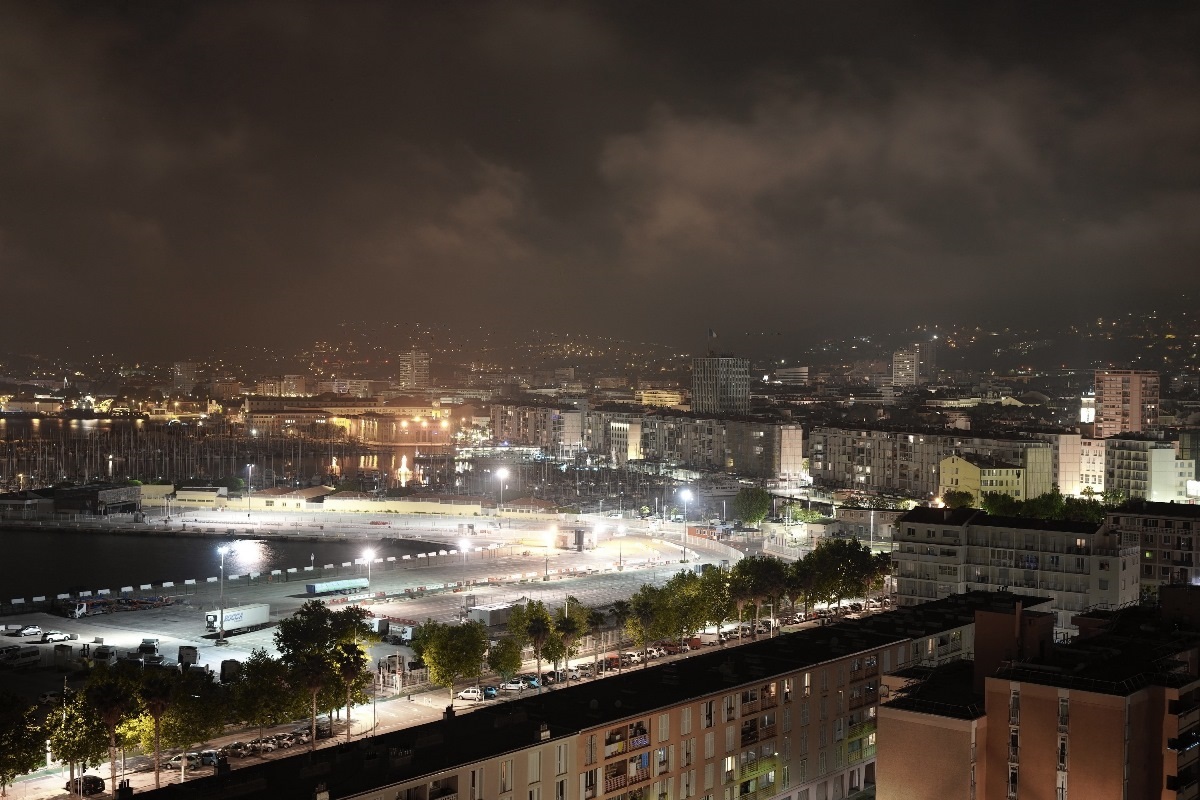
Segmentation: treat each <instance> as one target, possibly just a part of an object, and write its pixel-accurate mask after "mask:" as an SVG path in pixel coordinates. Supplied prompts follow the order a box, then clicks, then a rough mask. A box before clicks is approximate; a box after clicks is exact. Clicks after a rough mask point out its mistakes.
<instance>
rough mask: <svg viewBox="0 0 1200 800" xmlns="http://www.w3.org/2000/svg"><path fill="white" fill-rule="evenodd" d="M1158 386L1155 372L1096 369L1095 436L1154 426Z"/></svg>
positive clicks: (1156, 417) (1141, 429) (1114, 434)
mask: <svg viewBox="0 0 1200 800" xmlns="http://www.w3.org/2000/svg"><path fill="white" fill-rule="evenodd" d="M1158 388H1159V382H1158V373H1157V372H1154V371H1151V370H1136V369H1098V370H1096V438H1098V439H1104V438H1106V437H1109V436H1116V435H1117V434H1118V433H1141V432H1143V431H1145V430H1148V429H1150V428H1153V427H1154V426H1155V425H1157V424H1158Z"/></svg>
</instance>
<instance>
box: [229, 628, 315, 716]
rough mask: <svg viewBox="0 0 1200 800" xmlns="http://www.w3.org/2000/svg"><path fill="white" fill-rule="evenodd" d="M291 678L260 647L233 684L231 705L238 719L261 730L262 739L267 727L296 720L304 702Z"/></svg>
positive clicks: (278, 663)
mask: <svg viewBox="0 0 1200 800" xmlns="http://www.w3.org/2000/svg"><path fill="white" fill-rule="evenodd" d="M289 678H290V676H289V675H288V670H287V667H286V666H284V664H283V662H282V661H280V660H279V659H277V658H272V657H271V656H270V655H269V654H268V653H267V651H266V650H265V649H263V648H261V647H256V648H255V649H254V650H252V651H251V653H250V657H249V658H248V659H246V660H245V661H244V662H243V663H242V669H241V673H240V675H239V676H238V679H237V682H236V683H235V684H234V685H233V697H232V705H233V712H234V714H235V715H236V718H237V719H239V720H241V721H242V722H244V723H245V724H246V725H250V726H253V727H255V728H258V735H259V736H260V737H261V736H262V735H263V729H264V728H266V727H269V726H272V725H277V724H279V723H281V722H286V721H288V720H290V719H295V718H296V716H298V715H297V713H296V712H297V711H298V710H300V709H302V708H303V707H304V705H305V703H304V699H303V697H302V695H301V694H300V693H298V692H297V691H296V690H295V689H294V688H293V686H292V685H291V682H290V680H289ZM301 713H303V712H301Z"/></svg>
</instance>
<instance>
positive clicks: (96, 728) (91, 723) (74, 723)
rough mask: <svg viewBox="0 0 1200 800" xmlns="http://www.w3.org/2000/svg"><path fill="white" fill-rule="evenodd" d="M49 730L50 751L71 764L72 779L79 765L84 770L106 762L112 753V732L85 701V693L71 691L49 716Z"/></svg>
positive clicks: (65, 694)
mask: <svg viewBox="0 0 1200 800" xmlns="http://www.w3.org/2000/svg"><path fill="white" fill-rule="evenodd" d="M46 733H47V738H48V739H49V740H50V754H51V755H52V756H53V757H54V758H55V759H57V760H59V761H62V762H65V763H67V764H69V765H70V778H71V779H72V780H74V778H75V765H76V764H78V765H79V766H80V771H81V774H82V770H85V769H87V768H88V767H95V766H99V765H100V764H102V763H104V756H105V754H106V753H108V731H107V730H105V728H104V723H103V722H102V721H101V720H100V718H99V717H98V716H96V713H95V711H93V710H92V709H91V707H89V706H88V705H87V703H86V702H85V701H84V696H83V692H76V691H67V692H64V693H63V697H62V702H61V703H59V705H58V706H57V707H56V708H55V709H54V712H53V713H51V714H50V715H49V716H47V717H46Z"/></svg>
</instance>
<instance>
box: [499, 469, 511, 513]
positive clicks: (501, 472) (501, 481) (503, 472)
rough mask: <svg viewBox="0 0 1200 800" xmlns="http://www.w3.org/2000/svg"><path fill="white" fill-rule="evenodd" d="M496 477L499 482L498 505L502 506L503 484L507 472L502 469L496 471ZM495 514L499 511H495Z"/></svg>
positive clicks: (506, 477)
mask: <svg viewBox="0 0 1200 800" xmlns="http://www.w3.org/2000/svg"><path fill="white" fill-rule="evenodd" d="M496 477H497V478H498V479H499V480H500V505H501V506H503V505H504V482H505V481H506V480H508V470H507V469H505V468H504V467H501V468H500V469H498V470H496ZM496 513H497V514H499V513H500V509H496Z"/></svg>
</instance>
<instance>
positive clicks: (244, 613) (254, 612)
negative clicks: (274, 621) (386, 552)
mask: <svg viewBox="0 0 1200 800" xmlns="http://www.w3.org/2000/svg"><path fill="white" fill-rule="evenodd" d="M222 617H223V619H222ZM204 624H205V626H206V627H207V629H208V630H210V631H213V632H220V631H224V632H225V633H226V634H228V633H229V632H230V631H246V630H254V629H256V628H262V627H264V626H266V625H269V624H271V606H269V605H268V604H266V603H255V604H254V605H249V606H234V607H233V608H226V609H224V611H222V610H221V609H217V610H215V611H207V612H205V614H204Z"/></svg>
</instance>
